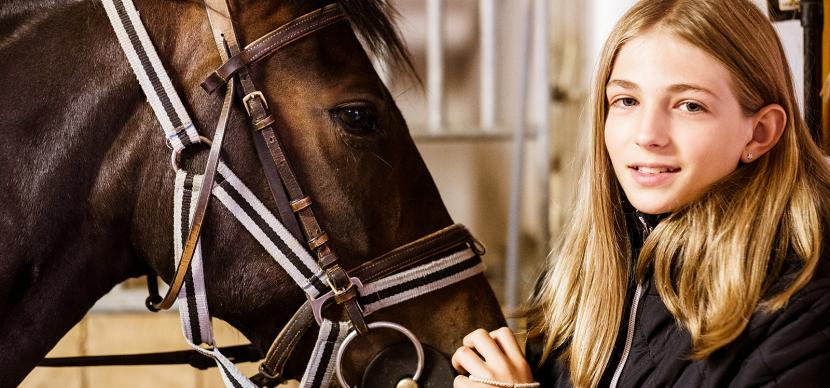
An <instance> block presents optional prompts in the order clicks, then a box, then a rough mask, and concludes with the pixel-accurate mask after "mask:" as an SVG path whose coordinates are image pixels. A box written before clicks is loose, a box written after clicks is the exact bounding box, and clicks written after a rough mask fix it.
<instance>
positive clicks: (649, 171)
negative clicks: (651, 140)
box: [637, 166, 672, 174]
mask: <svg viewBox="0 0 830 388" xmlns="http://www.w3.org/2000/svg"><path fill="white" fill-rule="evenodd" d="M637 171H639V172H641V173H643V174H659V173H661V172H667V171H672V169H670V168H655V167H643V166H639V167H637Z"/></svg>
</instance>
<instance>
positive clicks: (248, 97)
mask: <svg viewBox="0 0 830 388" xmlns="http://www.w3.org/2000/svg"><path fill="white" fill-rule="evenodd" d="M102 2H103V4H104V7H105V9H106V11H107V15H108V16H109V18H110V21H111V23H112V25H113V28H114V30H115V32H116V35H117V36H118V38H119V43H120V44H121V46H122V48H123V49H124V52H125V54H126V56H127V58H128V59H129V62H130V64H131V66H132V67H133V70H134V72H135V73H136V77H137V78H138V80H139V84H140V85H141V86H142V89H143V90H144V92H145V94H146V95H147V98H148V100H149V101H150V105H151V106H152V107H153V110H154V112H155V113H156V116H157V117H158V119H159V122H160V123H161V125H162V129H163V130H164V132H165V139H166V140H167V141H168V143H169V144H170V145H171V146H172V148H173V153H172V157H171V160H172V164H173V167H174V169H175V170H176V180H175V187H176V190H175V195H174V252H175V260H176V262H177V264H176V272H175V275H174V277H173V280H172V281H171V283H170V287H169V289H168V290H167V293H166V295H165V296H164V298H161V297H160V295H158V292H157V291H156V292H153V290H152V286H151V292H150V294H151V296H150V297H149V298H148V300H147V305H148V307H150V308H151V310H155V311H158V310H161V309H168V308H170V307H171V306H172V305H173V303H174V302H175V301H176V300H178V301H179V304H178V306H179V311H180V315H181V318H182V328H183V332H184V334H185V337H186V339H187V340H188V342H189V343H190V345H191V347H193V350H192V351H184V352H166V353H152V354H144V355H128V356H98V357H71V358H63V359H46V360H44V362H42V363H41V364H40V365H42V366H82V365H84V366H85V365H102V364H100V363H98V364H93V363H91V362H89V361H93V362H94V361H99V362H103V363H104V364H103V365H134V364H135V363H134V362H140V363H142V364H144V363H147V361H148V360H149V359H150V358H156V360H154V361H153V362H152V363H156V362H158V363H172V361H173V360H176V363H189V364H191V365H194V366H196V367H200V366H205V365H206V364H209V363H206V362H205V363H201V364H199V362H198V361H193V360H194V358H197V357H201V358H202V359H203V360H205V361H206V360H207V359H205V358H204V357H202V356H207V357H210V358H212V359H213V360H214V361H215V364H216V365H217V366H219V367H220V372H221V373H222V377H223V380H224V381H225V384H226V385H227V386H229V387H231V386H234V387H236V386H245V387H248V386H254V384H253V383H252V382H251V381H250V380H248V379H247V378H245V377H244V376H243V375H242V374H241V373H240V372H239V370H238V369H236V368H235V366H234V365H233V363H234V362H243V361H255V360H259V359H260V358H261V357H260V355H259V353H258V351H256V349H255V348H253V346H252V345H246V346H237V347H230V348H219V347H217V346H216V345H215V341H214V340H213V336H212V329H211V323H210V314H209V311H208V306H207V298H206V287H205V283H204V277H203V275H202V270H203V266H202V256H201V244H200V243H199V236H200V232H201V227H202V225H203V222H204V217H205V214H206V210H207V206H208V205H209V203H210V198H211V197H215V198H216V199H218V200H219V202H220V203H222V205H223V206H224V207H225V208H227V210H229V211H230V212H231V213H232V214H233V215H234V217H235V218H237V220H239V221H240V223H241V224H242V225H243V226H244V227H245V228H246V229H247V230H248V231H249V232H250V233H251V235H252V236H253V237H254V238H255V239H256V240H257V242H259V243H260V244H261V245H262V246H263V248H264V249H265V250H266V252H267V253H268V254H269V255H271V256H272V257H273V258H274V260H275V261H276V262H277V263H278V264H279V265H280V266H281V267H282V268H283V269H284V270H285V271H286V272H287V273H288V275H289V276H290V277H291V278H292V280H294V282H295V283H296V284H297V285H298V286H299V287H300V288H301V289H302V290H303V292H304V293H305V294H306V297H307V301H306V302H305V303H303V305H302V306H301V307H300V308H299V309H298V310H297V311H296V312H295V314H294V316H293V317H292V318H291V319H290V320H289V322H288V323H287V324H286V325H285V326H284V327H283V329H282V330H281V331H280V332H279V334H278V335H277V336H276V338H275V340H274V342H273V343H272V345H271V346H270V348H269V350H268V352H267V354H266V355H265V359H264V361H263V362H262V364H261V365H260V368H259V369H260V374H258V375H257V376H255V377H254V378H253V380H254V381H256V383H257V384H259V385H268V386H270V385H274V384H276V383H279V382H281V381H283V377H282V374H283V368H284V366H285V363H286V361H287V360H288V358H289V357H290V355H291V354H292V351H293V349H294V347H295V346H296V345H297V343H298V342H299V340H300V338H302V336H303V335H304V334H305V333H306V332H307V331H308V329H309V328H310V327H311V326H312V325H313V323H312V322H316V323H317V324H318V325H319V326H320V330H319V333H318V340H317V343H316V345H315V348H314V350H313V352H312V357H311V360H310V361H309V365H308V368H307V369H306V372H305V374H304V376H303V379H302V381H301V386H303V387H326V386H328V384H329V383H330V381H331V380H332V378H333V376H334V375H335V374H336V375H337V378H338V380H339V381H340V383H341V384H342V385H344V386H349V384H348V383H346V382H345V380H344V378H343V376H342V375H341V366H340V363H341V357H342V355H343V353H344V352H345V350H346V348H345V345H343V347H341V344H344V343H345V344H348V343H349V342H350V341H351V338H354V336H356V335H360V336H366V335H368V334H370V327H377V328H385V329H393V330H397V331H400V332H401V333H403V334H405V335H406V336H407V337H409V338H410V340H411V341H412V342H413V345H414V346H415V348H416V352H417V353H418V355H419V363H418V367H417V368H416V370H415V371H414V374H413V376H412V378H409V379H405V380H407V381H408V382H407V383H408V384H415V386H417V384H418V382H417V380H418V377H419V376H420V375H421V372H422V369H423V350H422V348H421V344H420V342H419V341H418V340H417V337H415V336H414V334H412V333H411V332H409V330H407V329H406V328H404V327H403V326H400V325H398V324H396V323H392V322H372V323H370V324H367V322H366V319H365V318H366V317H367V316H368V315H370V314H371V313H373V312H375V311H377V310H380V309H383V308H385V307H388V306H391V305H395V304H397V303H400V302H403V301H406V300H410V299H412V298H416V297H418V296H420V295H423V294H426V293H429V292H431V291H434V290H437V289H440V288H443V287H447V286H449V285H452V284H455V283H457V282H460V281H462V280H464V279H468V278H470V277H472V276H476V275H479V274H481V273H482V272H483V270H484V265H483V263H482V262H481V259H480V255H482V254H483V253H484V250H483V248H482V247H481V245H480V244H479V243H478V242H477V241H476V240H475V239H474V238H473V237H472V236H471V235H470V233H469V232H468V231H467V229H466V228H464V227H463V226H461V225H452V226H449V227H447V228H444V229H442V230H440V231H437V232H435V233H433V234H431V235H428V236H425V237H423V238H421V239H418V240H416V241H414V242H411V243H409V244H406V245H404V246H402V247H399V248H396V249H394V250H393V251H391V252H389V253H386V254H384V255H382V256H380V257H377V258H375V259H373V260H370V261H367V262H364V263H363V264H361V265H360V266H358V267H357V268H354V269H352V270H351V271H346V270H345V269H344V268H342V267H341V266H340V265H339V262H338V257H337V255H336V253H335V252H334V251H333V250H332V249H331V248H330V246H329V245H328V235H327V234H326V233H325V231H324V230H323V229H322V228H321V227H320V225H319V222H318V221H317V218H316V217H315V215H314V211H313V210H312V206H311V205H312V200H311V198H310V197H309V196H307V195H306V194H305V193H304V192H303V190H302V188H301V187H300V184H299V183H298V181H297V178H296V175H295V174H294V172H293V170H292V168H291V166H290V163H289V161H288V160H287V159H286V157H285V154H284V153H283V151H282V146H281V144H280V140H279V137H278V135H277V128H276V127H275V120H274V119H273V117H272V116H271V114H270V111H269V107H268V103H267V101H266V98H265V96H264V95H263V93H262V92H261V91H260V90H259V89H258V88H256V86H255V85H254V83H253V80H252V78H251V77H250V75H249V74H248V66H250V65H251V64H253V63H255V62H257V61H259V60H261V59H263V58H265V57H267V56H268V55H270V54H272V53H274V52H276V51H277V50H279V49H280V48H282V47H284V46H286V45H288V44H290V43H292V42H295V41H296V40H298V39H301V38H302V37H304V36H306V35H308V34H311V33H313V32H315V31H318V30H320V29H322V28H325V27H327V26H330V25H333V24H335V23H337V22H340V21H343V20H345V18H344V14H343V12H342V10H341V9H340V8H339V6H338V5H337V4H331V5H328V6H325V7H323V8H321V9H319V10H316V11H312V12H310V13H308V14H305V15H302V16H300V17H298V18H296V19H294V20H292V21H290V22H289V23H287V24H285V25H283V26H281V27H279V28H277V29H276V30H274V31H272V32H270V33H268V34H266V35H265V36H263V37H261V38H259V39H257V40H256V41H254V42H252V43H251V44H249V45H248V46H246V47H244V48H242V49H240V48H239V47H240V46H239V44H238V42H237V40H236V33H235V31H234V29H233V24H232V23H231V19H230V11H229V10H228V5H227V3H226V2H225V0H207V1H206V8H207V13H208V17H209V20H210V24H211V28H212V34H213V37H214V40H215V42H216V45H217V49H218V50H219V53H220V57H221V58H222V61H223V64H222V65H221V66H220V67H219V68H218V69H217V70H216V71H214V72H213V73H212V74H211V75H210V76H209V77H208V78H207V79H206V80H205V81H204V82H203V83H202V87H203V88H204V89H205V90H206V91H207V92H213V91H216V90H218V89H219V88H220V87H221V86H222V85H226V88H225V96H224V100H223V105H222V110H221V112H220V117H219V120H218V123H217V126H216V131H215V132H214V138H213V141H212V143H211V142H210V141H208V140H207V139H205V138H203V137H201V136H199V134H198V132H196V130H195V128H194V127H193V124H192V121H191V120H190V119H189V117H188V115H187V112H186V110H185V109H184V105H183V104H182V103H181V99H180V98H179V96H178V94H177V93H176V92H175V89H174V88H173V87H172V85H171V83H170V80H169V78H168V76H167V74H166V71H165V70H164V68H163V66H162V65H161V62H160V60H159V58H158V56H157V54H156V52H155V49H154V48H153V46H152V44H151V43H150V40H149V37H148V36H147V33H146V31H145V29H144V27H143V24H142V23H141V21H140V18H139V17H138V12H137V11H136V10H135V7H134V6H133V4H132V2H131V0H102ZM235 81H238V82H239V87H240V88H241V90H242V94H243V95H244V97H243V98H242V104H243V106H244V107H245V110H246V112H247V114H248V116H249V118H250V121H251V126H252V127H253V128H254V131H253V132H254V140H255V144H256V150H257V154H258V157H259V159H260V162H261V164H262V166H263V171H264V174H265V177H266V179H267V181H268V186H269V188H270V190H271V193H272V195H273V196H274V198H275V200H276V202H277V204H278V208H279V214H280V217H279V218H277V217H276V216H275V215H273V214H272V213H271V211H270V210H268V209H267V208H266V207H265V205H264V204H263V203H262V201H260V200H259V199H258V198H257V197H256V196H255V195H254V194H253V192H251V190H250V189H248V187H247V186H246V185H245V184H244V183H243V182H242V181H241V180H240V179H239V178H238V177H237V176H236V175H235V174H234V173H233V171H232V170H231V168H230V167H229V166H227V165H225V164H224V163H223V162H222V161H220V158H219V154H220V151H221V147H222V140H223V138H224V132H225V129H226V128H227V123H228V117H229V115H230V110H231V109H232V104H231V103H232V99H233V95H234V89H235ZM198 142H206V143H211V144H210V145H211V148H210V154H209V157H208V162H207V163H206V167H205V172H204V173H203V174H202V175H194V174H190V173H187V172H185V171H183V170H181V169H180V168H179V167H178V157H179V155H180V153H181V151H182V150H183V149H184V148H185V147H186V146H188V145H190V144H194V143H198ZM193 198H196V200H195V201H193V200H192V199H193ZM301 241H303V242H304V243H305V244H303V243H302V242H301ZM303 245H306V247H303ZM331 304H337V305H339V306H341V307H342V308H343V310H344V311H345V312H346V316H347V318H348V320H347V321H342V322H341V321H338V320H331V319H329V318H327V317H325V316H324V314H323V312H324V311H325V310H327V307H328V306H330V305H331ZM344 341H345V342H344ZM204 345H206V346H207V347H204ZM223 352H227V354H228V356H230V357H228V356H226V355H225V354H223ZM197 353H198V354H199V355H198V356H196V354H197ZM194 362H195V363H196V364H198V365H195V364H194ZM402 381H403V380H402Z"/></svg>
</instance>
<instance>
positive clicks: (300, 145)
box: [0, 0, 503, 387]
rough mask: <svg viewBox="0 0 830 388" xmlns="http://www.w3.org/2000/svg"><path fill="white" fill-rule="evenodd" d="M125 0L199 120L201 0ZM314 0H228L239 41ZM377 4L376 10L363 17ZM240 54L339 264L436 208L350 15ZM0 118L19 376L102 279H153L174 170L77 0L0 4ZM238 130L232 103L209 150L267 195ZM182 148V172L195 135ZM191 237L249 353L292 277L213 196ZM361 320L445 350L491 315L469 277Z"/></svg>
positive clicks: (416, 229) (9, 337)
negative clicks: (348, 111)
mask: <svg viewBox="0 0 830 388" xmlns="http://www.w3.org/2000/svg"><path fill="white" fill-rule="evenodd" d="M136 3H137V4H136V7H137V8H138V10H139V11H140V13H141V15H142V18H143V20H144V21H145V24H146V26H147V29H148V32H149V35H150V36H151V38H152V39H153V42H154V44H155V46H156V49H157V50H158V52H159V55H160V57H161V59H162V62H163V63H164V65H165V67H166V68H167V70H168V72H169V74H170V78H171V79H172V81H173V84H174V86H175V87H176V89H177V90H178V91H179V92H180V94H181V95H182V96H183V98H184V99H185V105H186V106H187V108H188V110H189V112H190V114H191V117H193V119H194V122H195V124H196V127H197V128H198V129H199V131H200V133H202V134H203V135H207V136H210V133H209V132H210V131H212V128H213V125H214V122H215V120H216V118H217V115H218V112H219V106H220V104H221V97H218V96H212V95H207V94H206V93H204V92H203V91H202V90H201V89H200V88H199V83H200V82H201V81H202V78H203V77H204V76H205V75H207V74H208V73H209V72H210V71H211V70H213V69H214V68H216V67H217V66H218V65H219V64H220V60H219V56H218V54H217V53H216V51H215V46H214V44H213V42H212V40H211V35H210V31H209V25H208V21H207V17H206V14H205V10H204V6H203V5H202V4H201V3H199V2H192V1H170V0H139V1H136ZM324 3H325V1H301V0H295V1H281V2H280V1H267V0H262V1H244V0H236V1H232V2H231V4H230V5H231V10H232V12H233V14H234V18H235V19H236V21H237V25H236V28H237V30H238V32H239V35H240V39H241V40H242V41H243V44H244V42H250V41H252V40H253V39H255V38H257V37H259V36H261V35H263V34H264V33H266V32H268V31H270V30H271V29H273V28H275V27H276V26H278V25H281V24H283V23H285V22H287V21H289V20H291V19H292V18H294V17H296V16H298V15H300V14H303V13H306V12H308V11H310V10H312V9H315V8H318V7H320V6H322V5H324ZM342 3H343V6H344V8H348V9H352V10H353V12H352V13H351V14H350V15H349V16H350V19H351V22H352V23H351V24H352V25H354V26H357V28H358V30H361V32H363V33H364V35H366V39H365V40H366V41H367V42H368V44H369V46H370V47H373V48H375V49H378V50H379V51H384V50H387V51H389V52H391V53H392V56H394V55H395V54H400V53H401V52H402V51H401V50H402V49H401V47H400V46H399V44H398V43H399V42H398V41H397V40H396V39H392V38H393V35H391V30H389V28H388V27H389V25H388V19H385V17H386V15H385V14H384V13H383V12H382V11H383V6H382V5H383V4H382V3H383V2H374V1H365V2H355V1H343V2H342ZM376 3H378V4H380V5H378V4H376ZM349 7H351V8H349ZM355 10H358V11H361V12H354V11H355ZM363 11H365V12H363ZM347 13H348V12H347ZM360 15H364V16H363V17H361V16H360ZM378 15H380V16H383V17H384V19H383V20H380V19H378V20H377V21H375V22H373V21H372V19H371V18H375V17H378ZM384 23H386V25H384ZM379 26H380V27H379ZM251 71H252V73H253V76H254V78H255V79H256V81H257V83H258V85H260V87H261V88H262V90H263V93H265V94H266V96H267V99H268V100H269V103H270V104H271V111H272V112H273V114H274V117H275V118H276V120H277V122H278V123H279V126H280V128H281V133H280V136H281V138H282V142H283V144H284V145H285V148H286V153H287V154H288V157H289V160H290V161H291V162H292V164H293V167H294V169H295V171H296V172H297V174H298V177H299V180H300V182H301V184H302V185H303V187H304V189H305V191H306V192H307V193H308V194H309V195H310V196H311V197H312V198H313V199H314V203H315V204H314V206H315V209H314V210H315V212H316V213H317V214H318V216H319V218H320V219H321V222H322V223H323V226H324V228H326V230H327V232H328V234H329V236H330V237H331V240H332V245H333V248H334V249H335V250H336V251H337V252H338V254H339V256H340V257H341V260H343V265H344V267H346V268H351V267H354V266H356V265H357V264H359V263H360V262H362V261H365V260H367V259H369V258H372V257H375V256H377V255H379V254H381V253H383V252H386V251H388V250H390V249H392V248H394V247H396V246H399V245H402V244H404V243H406V242H409V241H412V240H415V239H417V238H419V237H421V236H423V235H426V234H428V233H430V232H433V231H435V230H438V229H440V228H441V227H444V226H446V225H449V224H451V219H450V217H449V215H448V213H447V211H446V209H445V208H444V205H443V203H442V201H441V198H440V196H439V194H438V192H437V190H436V188H435V185H434V183H433V181H432V179H431V177H430V175H429V173H428V172H427V170H426V167H425V165H424V163H423V161H422V160H421V158H420V156H419V154H418V153H417V150H416V148H415V146H414V143H413V141H412V139H411V137H410V136H409V134H408V131H407V127H406V123H405V122H404V120H403V118H402V116H401V114H400V112H399V111H398V109H397V107H396V106H395V103H394V101H393V100H392V98H391V96H390V95H389V92H388V91H387V90H386V88H385V87H384V86H383V84H382V82H381V81H380V80H379V79H378V77H377V75H376V74H375V72H374V70H373V68H372V66H371V63H370V61H369V59H368V58H367V56H366V54H365V53H364V51H363V49H362V47H361V45H360V43H359V42H358V40H357V39H356V36H355V34H354V33H353V31H352V27H351V26H350V24H349V23H346V22H341V23H338V24H336V25H334V26H331V27H328V28H326V29H324V30H321V31H318V32H316V33H314V34H312V35H309V36H307V37H305V38H303V39H302V40H300V41H298V42H296V43H294V44H292V45H290V46H288V47H286V48H285V49H283V50H282V51H280V52H279V53H277V54H276V55H274V56H272V57H271V58H269V59H267V60H264V61H262V62H261V63H258V64H256V65H255V66H254V67H253V68H252V70H251ZM342 107H353V108H355V109H362V110H363V111H364V112H370V113H371V114H372V115H373V117H374V118H375V119H374V125H366V126H361V127H358V128H355V127H354V126H350V125H348V124H347V123H344V122H343V118H342V117H341V116H340V115H338V114H336V113H337V112H339V111H338V109H339V108H342ZM0 130H2V137H3V140H2V141H0V166H2V168H0V193H2V196H3V197H2V198H3V199H2V206H0V349H2V351H0V387H6V386H14V385H16V384H17V383H19V382H20V381H21V380H22V379H23V378H24V377H25V375H26V374H27V373H28V372H29V371H30V370H31V369H32V368H33V367H34V365H35V364H36V363H37V362H38V360H40V359H41V358H42V357H44V355H45V354H46V353H47V352H48V351H49V350H50V349H51V348H52V346H54V344H55V343H56V342H57V341H58V340H59V339H60V338H61V337H62V336H63V334H64V333H66V332H67V331H68V330H69V329H70V328H71V327H72V326H73V325H74V324H75V323H76V322H78V321H79V320H80V319H81V318H82V317H83V315H84V314H85V313H86V311H87V310H88V309H89V308H90V307H91V306H92V305H93V304H94V302H95V301H96V300H97V299H98V298H100V297H101V296H102V295H104V294H105V293H106V292H108V291H109V290H110V289H111V288H112V287H113V286H114V285H116V284H118V283H119V282H121V281H123V280H125V279H127V278H129V277H133V276H138V275H141V274H144V273H147V272H150V271H156V272H158V273H159V274H160V275H161V276H162V277H163V278H164V279H165V280H169V279H170V277H171V276H172V271H173V268H172V190H173V175H174V173H173V170H172V169H171V168H170V167H169V165H168V160H169V149H168V148H167V147H166V146H165V144H164V142H163V136H162V135H161V131H160V127H159V125H158V124H157V121H156V118H155V117H154V115H153V112H152V110H151V109H150V107H149V105H148V104H147V103H146V100H145V97H144V95H143V93H142V91H141V89H140V88H139V86H138V83H137V81H136V79H135V76H134V75H133V74H132V71H131V69H130V67H129V65H128V63H127V61H126V58H125V57H124V55H123V53H122V51H121V49H120V47H119V46H118V43H117V41H116V37H115V34H114V33H113V31H112V28H111V27H110V25H109V22H108V20H107V17H106V15H105V13H104V10H103V7H102V6H101V4H100V3H98V2H96V1H93V0H73V1H46V0H43V1H40V0H5V1H3V2H2V4H0ZM249 132H250V128H248V126H247V124H246V119H245V117H244V112H243V113H240V106H239V105H238V103H237V106H236V112H235V114H234V116H233V117H232V118H231V124H230V128H229V130H228V135H227V136H226V140H225V147H224V151H223V160H225V161H226V162H227V163H228V164H229V165H231V166H232V168H233V169H234V171H235V172H236V173H237V174H239V176H240V177H241V178H242V179H243V180H245V182H246V183H247V184H248V185H249V186H250V187H251V189H252V190H254V191H255V192H256V193H257V194H258V196H259V197H260V198H262V199H263V200H264V201H265V202H266V205H267V206H269V207H270V208H271V209H272V210H273V209H274V203H273V200H272V199H271V197H270V194H269V192H268V188H267V185H266V183H265V180H264V179H263V178H262V175H261V167H260V165H259V161H258V160H257V157H256V154H255V150H254V146H253V141H252V139H251V136H250V133H249ZM187 157H188V159H189V160H190V164H191V170H192V171H198V170H199V169H200V168H201V166H202V165H203V163H204V158H205V157H206V152H204V151H199V152H194V153H191V154H190V155H188V156H187ZM202 244H203V249H204V252H205V277H206V283H207V287H208V293H209V294H208V299H209V303H210V307H211V312H212V314H213V315H214V316H216V317H219V318H222V319H224V320H226V321H228V322H230V323H231V324H232V325H233V326H235V327H236V328H238V329H239V330H240V331H241V332H242V333H243V334H244V335H245V336H247V337H248V338H249V339H250V340H251V341H252V342H253V343H254V344H255V345H256V346H258V347H259V349H261V350H262V351H263V352H264V350H265V349H267V347H268V346H269V344H270V341H271V340H272V339H273V338H274V336H275V335H276V333H277V332H278V330H279V328H280V327H282V325H283V324H284V323H285V322H286V320H287V319H288V318H289V317H290V316H291V314H292V313H293V312H294V310H295V309H296V308H297V307H298V306H299V305H300V303H301V302H302V301H303V300H304V298H303V296H302V294H301V292H300V290H299V289H297V288H296V286H295V285H294V284H293V282H291V281H290V280H289V278H288V276H287V275H286V274H285V273H284V272H283V271H282V270H281V269H280V268H279V267H278V266H277V264H276V263H275V262H274V261H273V260H272V259H271V258H270V257H269V256H268V255H267V254H266V253H265V252H264V251H263V250H262V249H261V248H260V247H259V246H258V244H257V243H256V242H255V240H254V239H253V238H252V237H251V236H250V235H248V233H247V232H246V231H245V230H244V229H243V228H242V227H241V226H240V225H239V223H238V222H237V221H236V220H235V219H233V218H232V217H231V216H230V214H229V213H228V212H227V211H226V210H225V209H223V208H222V207H221V206H215V205H212V206H211V207H210V208H209V209H208V214H207V223H206V226H205V230H204V232H203V235H202ZM372 319H384V320H392V321H395V322H399V323H402V324H404V325H406V326H409V327H410V328H411V329H413V331H415V332H416V334H418V335H419V337H420V338H421V340H422V341H423V342H424V343H427V344H430V345H432V346H434V347H436V348H438V349H440V350H442V351H443V352H444V353H447V354H449V353H451V352H452V351H453V350H454V349H455V347H457V346H458V345H460V339H461V338H462V337H463V335H464V334H466V333H467V332H469V331H471V330H473V329H475V328H477V327H486V328H495V327H497V326H499V325H502V324H503V318H502V317H501V314H500V312H499V307H498V305H497V303H496V300H495V298H494V296H493V294H492V291H491V290H490V288H489V286H488V285H487V282H486V280H485V279H484V278H483V277H482V276H477V277H474V278H472V279H469V280H466V281H464V282H462V283H460V284H459V285H457V286H454V287H452V288H448V289H446V290H442V291H440V292H436V293H433V294H429V295H426V296H423V297H421V298H418V299H416V300H414V301H410V302H407V303H404V304H402V305H400V306H396V307H393V308H389V309H388V310H385V311H381V312H378V313H377V314H376V316H373V318H372ZM311 332H312V334H311V335H308V336H307V340H310V339H312V338H313V332H314V330H312V331H311ZM384 343H385V340H384V339H383V338H382V337H379V339H376V340H374V341H372V344H371V346H372V347H371V348H365V349H363V350H362V351H358V352H357V353H361V354H360V356H359V357H358V358H357V359H358V361H359V362H362V361H365V358H366V357H368V355H369V354H370V353H372V352H373V351H375V350H376V349H378V348H379V347H381V346H382V345H383V344H384ZM300 349H301V351H300V352H299V354H298V355H297V356H296V357H294V359H293V361H292V362H291V363H290V364H289V372H290V373H292V374H293V375H295V376H296V375H297V374H298V373H299V371H300V370H301V368H302V367H303V366H304V362H305V360H306V359H307V357H308V353H309V352H310V344H308V343H305V344H304V345H301V346H300Z"/></svg>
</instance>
